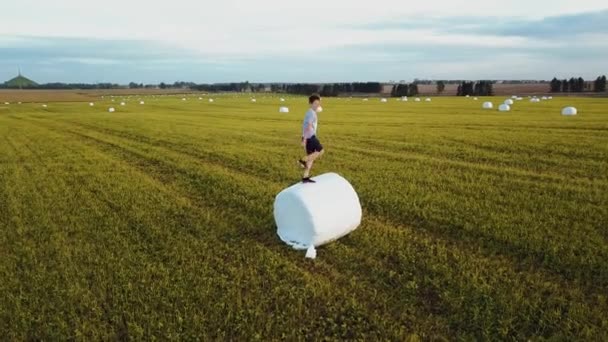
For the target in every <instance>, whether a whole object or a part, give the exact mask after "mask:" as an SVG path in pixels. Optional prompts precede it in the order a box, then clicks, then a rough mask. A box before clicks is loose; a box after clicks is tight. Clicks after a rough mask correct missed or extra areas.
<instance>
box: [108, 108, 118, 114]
mask: <svg viewBox="0 0 608 342" xmlns="http://www.w3.org/2000/svg"><path fill="white" fill-rule="evenodd" d="M115 111H116V109H114V107H110V108H108V112H110V113H114V112H115Z"/></svg>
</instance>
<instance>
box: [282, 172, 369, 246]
mask: <svg viewBox="0 0 608 342" xmlns="http://www.w3.org/2000/svg"><path fill="white" fill-rule="evenodd" d="M312 179H313V180H314V181H316V183H311V184H304V183H298V184H295V185H292V186H290V187H289V188H287V189H284V190H283V191H281V192H280V193H279V194H278V195H277V197H276V198H275V201H274V219H275V222H276V224H277V234H278V235H279V237H280V238H281V240H283V241H284V242H285V243H287V244H288V245H290V246H292V247H293V248H295V249H307V248H308V247H310V246H317V247H318V246H320V245H323V244H326V243H329V242H331V241H334V240H337V239H339V238H341V237H343V236H344V235H346V234H348V233H350V232H352V231H353V230H355V229H356V228H357V227H358V226H359V224H360V223H361V204H360V203H359V196H357V193H356V192H355V189H353V187H352V186H351V185H350V183H349V182H348V181H347V180H346V179H344V178H342V177H341V176H340V175H338V174H336V173H325V174H322V175H320V176H317V177H313V178H312Z"/></svg>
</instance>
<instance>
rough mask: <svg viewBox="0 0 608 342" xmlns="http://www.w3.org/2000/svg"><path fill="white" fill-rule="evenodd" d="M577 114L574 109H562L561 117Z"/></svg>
mask: <svg viewBox="0 0 608 342" xmlns="http://www.w3.org/2000/svg"><path fill="white" fill-rule="evenodd" d="M577 114H578V110H577V109H576V108H575V107H564V108H563V109H562V115H567V116H570V115H577Z"/></svg>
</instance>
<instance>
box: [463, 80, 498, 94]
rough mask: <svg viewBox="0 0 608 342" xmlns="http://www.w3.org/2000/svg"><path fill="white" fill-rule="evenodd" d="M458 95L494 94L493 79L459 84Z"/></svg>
mask: <svg viewBox="0 0 608 342" xmlns="http://www.w3.org/2000/svg"><path fill="white" fill-rule="evenodd" d="M456 95H457V96H466V95H469V96H492V95H494V88H493V82H492V81H477V82H472V81H470V82H467V81H464V82H462V83H460V84H459V85H458V90H457V91H456Z"/></svg>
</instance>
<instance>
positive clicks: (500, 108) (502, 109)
mask: <svg viewBox="0 0 608 342" xmlns="http://www.w3.org/2000/svg"><path fill="white" fill-rule="evenodd" d="M510 110H511V106H509V105H508V104H506V103H503V104H501V105H500V106H498V111H499V112H508V111H510Z"/></svg>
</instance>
